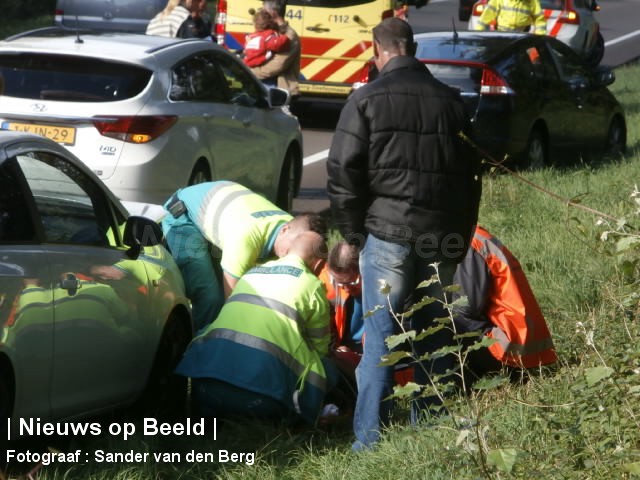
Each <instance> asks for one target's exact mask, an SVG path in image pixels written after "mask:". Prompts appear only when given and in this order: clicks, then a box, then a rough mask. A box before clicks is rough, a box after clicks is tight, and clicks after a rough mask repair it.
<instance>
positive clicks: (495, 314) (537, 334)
mask: <svg viewBox="0 0 640 480" xmlns="http://www.w3.org/2000/svg"><path fill="white" fill-rule="evenodd" d="M454 281H455V283H458V284H460V285H461V286H462V290H463V293H461V294H464V295H467V298H468V305H467V306H465V307H462V308H460V311H459V312H457V313H458V314H459V315H458V318H457V319H456V324H457V325H461V326H462V330H466V331H473V330H479V329H483V330H485V331H486V333H487V335H488V336H489V337H491V338H494V339H495V340H497V341H496V342H495V343H494V344H492V345H490V346H489V351H490V352H491V354H492V355H493V356H494V357H495V358H496V359H497V360H499V361H501V362H503V363H506V364H507V365H510V366H514V367H525V368H531V367H537V366H539V365H545V364H549V363H553V362H555V361H556V360H557V356H556V353H555V348H554V346H553V341H552V339H551V333H550V332H549V329H548V327H547V324H546V322H545V319H544V316H543V314H542V311H541V310H540V307H539V305H538V302H537V301H536V298H535V296H534V294H533V291H532V290H531V287H530V285H529V282H528V281H527V278H526V276H525V274H524V272H523V271H522V267H521V266H520V262H518V260H517V259H516V258H515V257H514V256H513V254H512V253H511V252H510V251H509V250H508V249H507V248H506V247H505V246H504V245H502V243H501V242H500V241H499V240H498V239H496V238H495V237H493V236H492V235H491V234H490V233H489V232H487V231H486V230H484V229H483V228H482V227H480V226H478V227H477V228H476V232H475V235H474V237H473V239H472V241H471V248H470V249H469V251H468V252H467V255H466V257H465V259H464V260H463V261H462V263H460V265H459V267H458V270H457V272H456V276H455V280H454Z"/></svg>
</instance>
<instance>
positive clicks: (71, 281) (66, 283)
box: [60, 273, 80, 296]
mask: <svg viewBox="0 0 640 480" xmlns="http://www.w3.org/2000/svg"><path fill="white" fill-rule="evenodd" d="M64 275H65V277H64V278H63V279H62V280H61V281H60V288H62V289H63V290H67V291H68V292H69V295H71V296H73V295H75V294H76V292H77V291H78V289H79V288H80V282H79V281H78V278H77V277H76V276H75V275H74V274H73V273H65V274H64Z"/></svg>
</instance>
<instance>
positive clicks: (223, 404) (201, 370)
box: [176, 232, 335, 424]
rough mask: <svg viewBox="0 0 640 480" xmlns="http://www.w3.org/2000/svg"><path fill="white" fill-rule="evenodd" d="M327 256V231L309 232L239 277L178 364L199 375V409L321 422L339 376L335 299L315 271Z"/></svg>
mask: <svg viewBox="0 0 640 480" xmlns="http://www.w3.org/2000/svg"><path fill="white" fill-rule="evenodd" d="M326 256H327V250H326V244H325V243H324V239H323V238H322V236H321V235H319V234H317V233H315V232H304V233H301V234H300V235H298V237H296V238H295V240H294V242H292V245H291V248H290V249H289V252H288V254H287V255H286V256H285V257H283V258H281V259H279V260H274V261H270V262H267V263H265V264H263V265H261V266H257V267H254V268H252V269H251V270H249V271H248V272H247V273H246V274H245V275H243V276H242V277H241V278H240V280H239V281H238V284H237V285H236V287H235V288H234V290H233V292H232V294H231V296H230V297H229V298H228V299H227V302H226V303H225V305H224V307H223V308H222V310H221V312H220V315H219V316H218V318H217V319H216V320H215V321H214V322H213V323H211V324H210V325H209V326H208V327H207V328H206V329H204V330H203V331H202V332H201V333H200V335H198V336H197V337H196V338H195V339H194V340H193V341H192V342H191V344H190V345H189V347H188V349H187V351H186V353H185V356H184V358H183V359H182V361H181V362H180V364H179V365H178V368H177V370H176V372H177V373H178V374H179V375H184V376H188V377H191V378H192V379H193V380H192V382H193V390H192V395H193V399H194V407H195V408H196V410H197V411H198V414H200V415H205V416H209V415H211V416H212V415H221V414H239V415H250V416H257V417H272V418H287V417H293V418H295V417H297V416H298V417H301V418H302V419H304V420H305V421H306V422H308V423H311V424H314V423H315V422H316V420H317V418H318V416H319V414H320V412H321V409H322V405H323V401H324V397H325V393H326V392H327V391H328V389H329V388H328V386H329V384H331V383H333V381H334V377H335V374H334V373H333V372H332V368H331V366H330V364H328V362H326V358H325V357H326V355H327V354H328V350H329V341H330V334H329V304H328V301H327V299H326V295H325V290H324V287H323V285H322V283H321V281H320V280H319V279H318V277H317V276H316V275H317V273H318V272H319V271H320V269H321V268H322V266H323V264H324V261H325V259H326ZM328 377H329V378H328Z"/></svg>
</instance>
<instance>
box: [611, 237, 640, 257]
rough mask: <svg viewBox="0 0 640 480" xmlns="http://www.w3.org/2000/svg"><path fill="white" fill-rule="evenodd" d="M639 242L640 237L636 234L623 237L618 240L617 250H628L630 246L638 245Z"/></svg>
mask: <svg viewBox="0 0 640 480" xmlns="http://www.w3.org/2000/svg"><path fill="white" fill-rule="evenodd" d="M639 243H640V237H636V236H629V237H622V238H621V239H620V240H618V241H617V242H616V251H617V252H618V253H620V252H626V251H627V250H629V249H630V248H632V247H634V246H636V245H638V244H639Z"/></svg>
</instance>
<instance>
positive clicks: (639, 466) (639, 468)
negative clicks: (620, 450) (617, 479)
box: [622, 462, 640, 475]
mask: <svg viewBox="0 0 640 480" xmlns="http://www.w3.org/2000/svg"><path fill="white" fill-rule="evenodd" d="M622 468H623V469H624V471H625V472H629V473H633V474H636V475H640V462H633V463H625V464H624V465H622Z"/></svg>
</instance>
